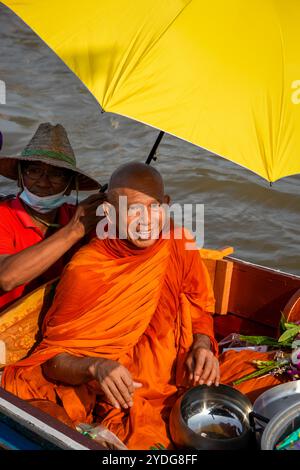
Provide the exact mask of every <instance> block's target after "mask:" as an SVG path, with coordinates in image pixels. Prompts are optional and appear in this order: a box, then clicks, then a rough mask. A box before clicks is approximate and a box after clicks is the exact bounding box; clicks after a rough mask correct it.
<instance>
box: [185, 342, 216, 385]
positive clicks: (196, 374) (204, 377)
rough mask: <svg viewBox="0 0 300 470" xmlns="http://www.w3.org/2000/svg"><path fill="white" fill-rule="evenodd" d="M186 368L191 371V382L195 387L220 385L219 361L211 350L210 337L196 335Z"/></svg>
mask: <svg viewBox="0 0 300 470" xmlns="http://www.w3.org/2000/svg"><path fill="white" fill-rule="evenodd" d="M186 366H187V368H188V371H189V380H190V382H192V384H193V385H199V384H200V385H202V384H207V385H212V384H215V385H217V386H218V385H219V383H220V369H219V361H218V359H217V358H216V357H215V355H214V354H213V352H212V351H211V349H210V339H209V338H208V336H205V335H195V339H194V343H193V345H192V347H191V350H190V352H189V354H188V357H187V360H186Z"/></svg>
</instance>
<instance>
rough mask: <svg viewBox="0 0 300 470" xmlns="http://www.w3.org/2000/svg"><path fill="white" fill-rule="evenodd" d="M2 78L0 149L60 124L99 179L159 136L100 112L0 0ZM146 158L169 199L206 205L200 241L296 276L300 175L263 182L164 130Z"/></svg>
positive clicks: (141, 154) (299, 270)
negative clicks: (153, 156)
mask: <svg viewBox="0 0 300 470" xmlns="http://www.w3.org/2000/svg"><path fill="white" fill-rule="evenodd" d="M0 80H3V81H4V82H5V83H6V104H5V105H0V130H1V131H2V133H3V135H4V146H3V149H2V152H1V153H2V154H6V155H18V154H20V152H21V151H22V149H23V148H24V146H25V145H26V144H27V143H28V141H29V139H30V138H31V136H32V135H33V133H34V132H35V130H36V128H37V126H38V125H39V123H41V122H51V123H53V124H56V123H61V124H63V125H64V126H65V128H66V130H67V132H68V136H69V139H70V141H71V143H72V146H73V148H74V151H75V154H76V158H77V163H78V164H79V166H80V167H81V168H82V169H84V170H86V171H87V172H89V173H90V174H92V175H93V176H94V177H95V178H96V179H98V180H99V181H100V182H101V183H105V182H107V180H108V178H109V175H110V174H111V172H112V171H113V170H114V169H115V168H116V167H117V166H118V165H119V164H120V163H124V162H126V161H130V160H139V161H145V159H146V158H147V155H148V153H149V151H150V149H151V147H152V145H153V143H154V141H155V138H156V136H157V134H158V131H157V130H155V129H151V128H150V127H147V126H145V125H143V124H140V123H137V122H134V121H132V120H129V119H126V118H123V117H120V116H118V115H112V114H106V113H104V114H101V110H100V106H99V105H98V103H97V102H96V101H95V99H94V98H93V97H92V95H91V94H90V93H89V92H88V91H87V90H86V88H85V87H84V86H83V85H82V83H81V82H80V81H79V80H78V79H77V78H76V77H75V76H74V75H73V74H72V72H70V71H69V70H68V68H67V67H66V66H65V65H64V64H63V63H62V62H61V60H60V59H59V58H58V57H57V56H55V54H54V53H53V52H52V51H51V50H50V49H48V47H47V46H46V45H45V44H44V43H43V42H42V41H41V40H40V39H39V38H38V37H37V36H36V35H35V34H34V33H32V31H31V30H30V29H29V28H28V27H27V26H26V25H24V24H23V23H22V21H21V20H20V19H18V18H17V17H16V16H15V15H13V13H11V12H10V11H9V10H8V9H7V8H6V7H4V6H3V5H1V4H0ZM154 164H155V166H156V168H157V169H158V170H159V171H160V172H161V173H162V175H163V177H164V180H165V185H166V192H167V193H168V194H170V196H171V198H172V201H173V202H178V203H180V204H183V203H198V204H204V214H205V216H204V217H205V219H204V220H205V223H204V242H205V247H207V248H220V247H223V246H228V245H230V246H233V247H234V249H235V256H236V257H238V258H241V259H244V260H247V261H251V262H254V263H258V264H262V265H265V266H269V267H273V268H277V269H280V270H282V271H287V272H291V273H295V274H298V275H300V251H299V245H300V228H299V222H300V190H299V189H300V175H298V176H293V177H289V178H285V179H283V180H281V181H279V182H276V183H275V184H274V185H273V186H272V187H271V188H270V186H269V184H268V183H267V182H266V181H264V180H262V179H261V178H260V177H259V176H256V175H254V174H253V173H251V172H250V171H247V170H245V169H243V168H241V167H239V166H237V165H235V164H233V163H231V162H229V161H227V160H225V159H223V158H221V157H217V156H215V155H212V154H210V153H208V152H207V151H205V150H203V149H200V148H199V147H196V146H194V145H192V144H189V143H187V142H183V141H181V140H180V139H177V138H175V137H172V136H165V137H164V138H163V140H162V142H161V144H160V147H159V155H158V161H157V162H156V163H154ZM7 192H9V193H12V192H13V193H14V192H16V186H15V184H14V183H12V182H10V181H9V180H7V179H5V178H1V177H0V193H2V194H3V193H4V194H5V193H7ZM197 238H198V241H199V240H201V239H202V236H201V235H199V234H198V237H197Z"/></svg>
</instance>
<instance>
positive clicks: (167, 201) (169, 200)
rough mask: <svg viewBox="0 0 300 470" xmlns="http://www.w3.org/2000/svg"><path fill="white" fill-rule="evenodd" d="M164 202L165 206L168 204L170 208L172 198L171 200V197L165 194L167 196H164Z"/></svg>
mask: <svg viewBox="0 0 300 470" xmlns="http://www.w3.org/2000/svg"><path fill="white" fill-rule="evenodd" d="M163 202H164V204H168V206H169V205H170V202H171V198H170V196H169V195H168V194H165V195H164V199H163Z"/></svg>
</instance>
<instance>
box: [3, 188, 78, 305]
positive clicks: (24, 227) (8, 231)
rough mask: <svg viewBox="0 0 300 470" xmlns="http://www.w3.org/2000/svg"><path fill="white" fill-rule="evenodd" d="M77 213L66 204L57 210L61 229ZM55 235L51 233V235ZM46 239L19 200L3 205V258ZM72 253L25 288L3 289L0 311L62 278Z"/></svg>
mask: <svg viewBox="0 0 300 470" xmlns="http://www.w3.org/2000/svg"><path fill="white" fill-rule="evenodd" d="M75 209H76V208H75V206H72V205H70V204H64V205H63V206H61V207H60V208H59V209H58V222H59V224H60V225H61V226H64V225H66V224H67V223H68V222H69V220H70V219H71V218H72V216H73V214H74V212H75ZM53 233H54V232H53V231H52V232H51V235H52V234H53ZM44 239H45V235H44V234H43V233H42V232H41V231H40V229H39V228H38V227H37V226H36V225H35V223H34V219H32V218H31V217H30V215H29V214H28V213H27V212H26V210H25V208H24V206H23V204H22V202H21V200H20V199H19V197H18V196H17V197H16V198H14V199H10V200H6V201H3V202H1V203H0V255H12V254H15V253H18V252H19V251H22V250H24V249H25V248H28V247H30V246H32V245H35V244H36V243H38V242H41V241H42V240H44ZM70 251H72V254H73V250H69V252H68V255H67V256H63V257H62V258H60V259H59V260H58V261H56V263H54V264H53V265H52V266H51V267H50V268H49V269H48V270H47V271H46V272H44V273H43V274H42V275H41V276H39V277H38V278H37V279H34V280H33V281H32V282H30V283H29V284H23V285H21V286H19V287H16V288H15V289H13V290H12V291H10V292H3V291H2V290H1V289H0V311H1V310H2V309H3V308H4V306H6V307H7V306H8V304H9V303H11V302H12V301H14V300H16V299H17V298H18V297H21V296H22V295H25V294H27V293H28V292H30V291H32V290H33V289H35V288H36V287H38V286H40V285H41V284H43V283H44V282H47V281H49V280H51V279H54V278H55V277H57V276H59V275H60V274H61V272H62V270H63V268H64V266H65V264H66V263H67V261H68V260H69V259H70V256H71V255H70Z"/></svg>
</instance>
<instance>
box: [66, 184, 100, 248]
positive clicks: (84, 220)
mask: <svg viewBox="0 0 300 470" xmlns="http://www.w3.org/2000/svg"><path fill="white" fill-rule="evenodd" d="M104 201H106V194H104V193H97V194H92V196H89V197H88V198H86V199H84V200H83V201H82V202H81V203H80V204H79V205H78V207H77V209H76V211H75V214H74V215H73V217H72V219H71V220H70V222H69V223H68V226H67V227H68V230H70V231H71V232H72V233H73V234H74V235H75V237H76V239H78V240H80V239H81V238H82V237H84V236H85V235H86V234H88V233H89V232H90V231H91V230H94V229H95V228H96V225H97V223H98V222H99V220H100V219H101V217H99V216H97V215H96V211H97V208H98V207H99V206H100V205H101V204H103V202H104Z"/></svg>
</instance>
